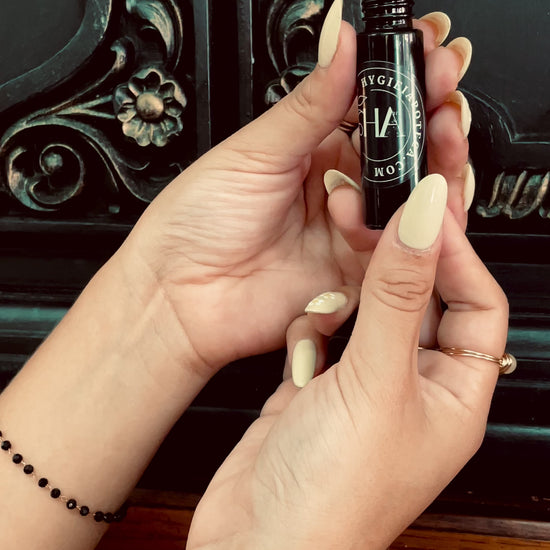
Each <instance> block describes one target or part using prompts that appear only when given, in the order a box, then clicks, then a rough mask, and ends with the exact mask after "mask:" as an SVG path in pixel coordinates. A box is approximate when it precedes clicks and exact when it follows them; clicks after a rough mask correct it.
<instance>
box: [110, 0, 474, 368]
mask: <svg viewBox="0 0 550 550" xmlns="http://www.w3.org/2000/svg"><path fill="white" fill-rule="evenodd" d="M341 10H342V2H341V0H337V1H336V2H335V4H334V5H333V8H332V9H331V12H330V15H329V17H327V22H326V23H325V26H324V30H323V33H322V39H321V44H320V52H321V55H320V59H321V62H320V64H319V65H318V66H317V68H316V69H315V70H314V72H313V73H312V74H311V75H310V76H309V77H308V78H307V79H306V80H305V81H304V82H303V83H302V84H301V85H300V86H298V88H297V89H296V90H295V91H294V92H292V93H291V94H290V95H289V96H288V97H286V98H285V99H283V100H282V101H281V102H280V103H279V104H278V105H276V106H275V107H273V108H272V109H271V110H270V111H269V112H267V113H266V114H265V115H264V116H262V117H260V118H259V119H258V120H256V121H255V122H253V123H251V124H250V125H248V126H247V127H246V128H244V129H243V130H241V131H240V132H238V133H237V134H236V135H234V136H232V137H231V138H229V139H228V140H227V141H225V142H224V143H222V144H221V145H219V146H218V147H216V148H215V149H213V150H212V151H211V152H209V153H208V154H206V155H205V156H204V157H202V158H201V159H200V160H199V161H197V162H196V163H195V164H194V165H193V166H191V167H190V168H189V169H188V170H186V171H185V172H184V173H183V174H182V175H181V176H180V177H179V178H178V179H177V180H176V181H175V182H174V183H173V184H172V185H170V186H169V187H168V188H167V189H166V190H165V191H164V192H163V193H161V195H160V196H159V197H158V198H157V199H156V200H155V201H154V202H153V204H152V205H151V207H150V208H149V209H148V210H147V212H146V213H145V215H144V216H143V218H142V219H141V220H140V221H139V223H138V225H137V227H136V228H135V230H134V231H133V233H132V235H131V236H130V238H129V239H128V241H127V243H126V244H125V246H124V247H123V249H122V250H121V252H120V253H119V254H118V257H119V258H122V263H123V265H124V270H125V272H126V273H128V277H127V279H128V280H127V284H128V286H129V287H130V288H132V289H134V294H135V295H136V296H137V299H138V300H141V301H142V302H144V303H145V304H147V303H148V302H149V301H150V300H151V298H150V297H151V296H158V295H161V296H162V300H164V301H165V302H166V303H168V304H169V307H170V309H171V311H172V312H173V315H172V317H171V318H173V321H170V320H169V319H167V318H164V319H162V323H159V325H161V326H162V332H163V337H164V338H165V340H166V341H167V343H168V344H167V345H168V346H169V347H171V348H172V349H175V350H177V349H178V345H179V344H178V342H186V343H187V344H188V347H189V348H190V349H191V350H192V353H193V359H194V361H193V362H194V363H197V358H198V359H199V362H198V363H199V367H201V366H202V367H206V368H202V370H203V372H204V373H205V374H207V375H211V374H212V373H213V372H214V371H215V369H217V368H219V367H221V366H223V365H224V364H227V363H228V362H230V361H232V360H234V359H236V358H239V357H243V356H249V355H254V354H257V353H260V352H266V351H269V350H272V349H276V348H277V347H280V346H281V345H282V344H283V343H284V333H285V330H286V328H287V326H288V324H289V322H290V321H291V320H292V319H293V318H295V317H296V316H297V315H298V314H299V312H300V311H301V309H302V308H303V304H304V303H307V302H308V301H309V300H310V299H311V298H312V297H313V296H315V295H317V294H318V293H319V292H321V291H322V290H324V289H326V288H334V287H337V286H339V285H342V284H359V283H360V281H361V280H362V277H363V273H364V268H363V266H362V265H361V264H360V263H359V262H358V261H357V260H356V259H355V256H354V255H353V254H352V251H351V249H350V248H349V246H348V245H347V243H346V242H345V241H344V239H343V238H342V237H341V236H340V234H339V233H338V232H337V231H336V230H335V228H334V224H333V223H332V222H331V221H330V218H329V216H328V213H327V204H326V193H325V189H324V187H323V176H324V174H325V172H326V171H327V170H328V169H338V170H340V171H342V172H344V173H346V174H348V175H350V176H351V177H353V178H354V179H355V180H356V181H358V180H359V158H358V155H357V152H356V150H355V149H354V147H353V145H352V143H351V141H350V139H349V138H348V136H347V135H346V134H345V133H344V132H342V131H341V130H339V129H335V128H336V127H337V125H338V124H339V122H340V121H341V120H342V119H343V118H345V117H346V113H347V112H348V110H349V109H350V105H351V104H352V102H353V99H354V96H355V72H356V69H355V64H356V61H355V34H354V31H353V29H352V28H351V27H350V25H348V24H347V23H342V24H340V23H341ZM417 25H418V26H420V27H422V29H423V30H424V33H425V42H426V63H427V73H428V95H429V98H428V108H429V110H430V117H431V120H430V126H429V134H430V151H431V153H430V155H431V158H430V162H431V164H432V166H434V167H436V168H437V169H438V171H440V172H441V173H443V174H444V175H446V176H447V177H448V179H449V181H452V182H453V184H452V185H451V186H450V204H451V205H453V204H456V203H457V198H458V199H460V200H459V201H458V202H460V204H462V200H461V197H462V192H463V183H464V179H463V177H462V173H463V168H464V166H465V164H466V161H467V154H468V142H467V139H466V137H465V133H467V129H465V128H464V125H463V124H462V122H461V112H460V110H459V109H458V107H457V106H456V105H455V104H454V103H453V102H452V101H451V102H447V99H448V98H449V96H450V94H452V92H453V91H454V90H455V89H456V86H457V84H458V81H459V78H460V77H461V76H462V73H463V68H464V66H465V63H466V61H467V60H466V59H465V56H464V55H463V54H462V55H461V54H459V53H457V51H458V50H457V49H456V48H439V47H438V46H439V43H440V41H439V39H438V37H439V36H440V35H441V28H439V27H438V26H437V25H435V24H434V23H433V22H431V20H429V21H428V20H426V21H423V22H418V23H417ZM338 37H339V38H338ZM466 57H467V56H466ZM351 109H352V110H351V113H352V114H353V108H351ZM465 109H467V106H466V107H465ZM352 114H350V116H353V115H352ZM463 115H464V113H462V116H463ZM355 116H356V115H355ZM466 118H467V117H466ZM343 204H345V202H344V203H343ZM458 210H460V212H459V211H457V212H456V213H457V216H462V217H464V212H463V211H462V207H460V208H459V209H458ZM355 214H356V215H357V216H359V213H358V212H355ZM364 231H366V229H365V230H364ZM377 238H378V237H377V234H376V233H374V232H369V233H368V252H369V253H370V251H371V250H372V249H373V248H374V245H375V243H376V241H377ZM144 307H146V305H145V306H144ZM164 309H166V308H164ZM213 343H214V344H215V345H213ZM175 355H177V352H176V353H175ZM183 360H185V361H187V362H189V361H190V359H189V356H188V355H187V356H185V358H182V359H181V361H183ZM181 361H180V362H181Z"/></svg>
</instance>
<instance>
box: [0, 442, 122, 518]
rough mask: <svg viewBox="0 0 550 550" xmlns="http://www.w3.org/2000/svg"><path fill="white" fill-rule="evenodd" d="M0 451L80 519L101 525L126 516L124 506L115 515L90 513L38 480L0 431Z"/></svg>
mask: <svg viewBox="0 0 550 550" xmlns="http://www.w3.org/2000/svg"><path fill="white" fill-rule="evenodd" d="M0 449H2V450H3V451H6V452H7V453H8V455H10V456H11V457H12V458H11V460H12V462H13V463H14V464H16V465H18V466H20V467H22V469H23V473H24V474H26V475H27V476H29V477H30V478H31V479H33V480H34V481H37V482H38V486H39V487H41V488H42V489H47V490H48V491H50V496H51V497H52V498H53V499H57V500H59V501H60V502H63V503H64V504H65V505H66V507H67V508H68V509H69V510H77V511H78V512H79V513H80V515H81V516H82V517H86V516H90V517H92V518H94V520H95V521H96V522H97V523H101V522H102V521H104V522H105V523H113V522H120V521H122V520H123V519H124V517H125V516H126V506H123V507H122V508H121V509H120V510H118V512H115V513H111V512H106V513H104V512H101V511H99V510H98V511H97V512H93V513H91V512H90V508H88V506H81V505H80V504H78V503H77V501H76V500H75V499H74V498H68V497H66V496H64V495H63V494H62V493H61V490H60V489H58V488H57V487H53V486H52V485H50V483H49V482H48V480H47V478H45V477H40V478H39V477H38V475H37V474H36V472H35V471H34V466H32V465H31V464H27V463H26V462H24V460H23V456H22V455H20V454H19V453H14V452H13V448H12V444H11V442H10V441H8V440H7V439H4V436H3V434H2V432H1V431H0Z"/></svg>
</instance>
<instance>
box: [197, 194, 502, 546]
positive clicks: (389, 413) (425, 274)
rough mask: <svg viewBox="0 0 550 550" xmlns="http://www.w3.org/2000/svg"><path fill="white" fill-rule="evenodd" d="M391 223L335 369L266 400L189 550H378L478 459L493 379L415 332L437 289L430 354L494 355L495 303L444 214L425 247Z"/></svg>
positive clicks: (208, 498)
mask: <svg viewBox="0 0 550 550" xmlns="http://www.w3.org/2000/svg"><path fill="white" fill-rule="evenodd" d="M421 185H422V184H421ZM417 212H419V214H418V216H419V217H421V216H426V208H425V207H422V208H418V210H417ZM401 213H402V211H400V212H398V213H397V214H396V216H395V217H394V219H393V220H392V221H391V222H390V224H389V225H388V228H387V229H386V230H385V232H384V234H383V236H382V239H381V241H380V243H379V244H378V247H377V249H376V252H375V254H374V256H373V258H372V259H371V262H370V264H369V267H368V269H367V273H366V277H365V280H364V282H363V287H362V295H361V305H360V307H359V313H358V318H357V323H356V326H355V330H354V332H353V334H352V336H351V339H350V341H349V344H348V346H347V348H346V350H345V352H344V354H343V356H342V359H341V361H340V362H339V363H338V364H336V365H334V366H332V368H330V369H328V370H327V371H326V372H324V373H323V374H320V375H319V376H317V377H316V378H315V379H314V380H313V381H312V382H310V383H309V384H308V385H307V386H306V387H305V388H303V389H302V390H298V389H297V388H296V387H295V386H294V384H293V383H292V382H291V381H290V380H287V381H285V382H284V383H283V384H282V385H281V386H280V387H279V389H278V390H277V392H276V393H275V394H274V395H273V396H272V397H271V399H269V401H268V402H267V403H266V405H265V407H264V409H263V411H262V414H261V418H260V419H259V420H257V421H256V422H255V423H254V424H253V425H252V426H251V428H250V429H249V430H248V431H247V432H246V434H245V435H244V437H243V439H242V441H241V442H240V443H239V445H237V447H236V448H235V449H234V451H233V452H232V453H231V455H230V456H229V457H228V459H227V460H226V461H225V463H224V464H223V465H222V466H221V468H220V469H219V470H218V472H217V473H216V475H215V477H214V479H213V480H212V482H211V484H210V486H209V488H208V489H207V491H206V493H205V495H204V497H203V499H202V501H201V503H200V504H199V507H198V508H197V511H196V514H195V517H194V519H193V524H192V527H191V532H190V535H189V542H188V546H187V548H188V550H207V549H208V550H217V549H220V550H222V549H227V548H239V549H240V550H249V549H250V550H253V549H254V550H256V549H260V548H261V549H262V550H271V549H274V550H275V549H277V550H278V549H280V548H292V549H293V550H311V549H316V550H352V549H363V548H365V549H366V548H368V549H370V550H382V549H385V548H387V547H388V546H389V545H390V544H391V543H392V541H393V540H394V539H395V538H396V537H397V536H398V535H399V534H400V533H401V532H402V530H403V529H405V528H406V527H407V525H409V524H410V523H411V522H412V521H413V520H414V519H415V518H416V517H417V516H418V515H420V513H421V512H422V511H423V510H424V509H425V508H426V507H427V506H428V505H429V504H430V503H431V502H432V501H433V500H434V499H435V498H436V496H437V495H438V494H439V493H440V492H441V490H442V489H443V488H444V487H445V486H446V485H447V484H448V483H449V482H450V481H451V479H452V478H453V477H454V476H455V475H456V474H457V473H458V471H459V470H460V469H461V468H462V467H463V466H464V465H465V464H466V462H467V461H468V460H469V459H470V458H471V457H472V455H473V454H474V453H475V452H476V450H477V449H478V447H479V445H480V444H481V441H482V439H483V434H484V431H485V426H486V421H487V415H488V411H489V405H490V401H491V397H492V394H493V390H494V387H495V383H496V380H497V376H498V370H499V369H498V367H497V366H496V365H494V364H492V363H489V362H487V361H485V360H480V359H471V358H464V357H449V356H447V355H444V354H443V353H441V352H438V351H428V350H422V351H418V343H419V335H420V329H421V325H422V322H423V318H424V315H425V312H426V308H427V306H428V303H429V301H430V298H431V295H432V290H433V286H434V281H435V282H436V284H437V287H438V290H439V291H440V293H441V296H442V298H443V299H444V300H445V302H446V303H447V305H448V309H447V311H446V312H445V314H444V315H443V318H442V319H441V323H440V324H439V326H438V327H437V341H438V343H439V345H440V346H442V347H458V348H463V349H471V350H475V351H480V352H482V353H487V354H490V355H494V356H497V357H500V356H502V354H503V352H504V347H505V342H506V336H507V320H508V305H507V301H506V297H505V296H504V294H503V292H502V290H501V289H500V288H499V286H498V284H497V283H496V282H495V281H494V279H493V278H492V276H491V275H490V273H489V272H488V271H487V269H486V268H485V266H484V265H483V263H482V262H481V260H480V259H479V258H478V257H477V256H476V254H475V252H474V251H473V249H472V248H471V246H470V245H469V243H468V241H467V239H466V237H465V235H464V234H463V232H462V231H461V228H460V227H459V225H458V224H457V222H456V220H455V219H454V217H453V216H452V215H451V214H450V213H449V212H447V215H446V217H445V221H444V225H443V231H442V236H440V237H439V239H438V240H437V241H436V243H435V244H434V245H433V246H432V247H431V248H430V249H428V250H422V251H417V250H414V251H412V250H410V249H407V247H405V246H403V242H402V241H401V240H400V239H399V238H398V236H397V225H398V221H399V218H400V217H401ZM421 223H422V222H417V225H419V224H420V225H421ZM400 235H401V233H400ZM326 328H327V329H329V327H328V325H327V327H326Z"/></svg>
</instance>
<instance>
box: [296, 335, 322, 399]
mask: <svg viewBox="0 0 550 550" xmlns="http://www.w3.org/2000/svg"><path fill="white" fill-rule="evenodd" d="M316 363H317V350H316V348H315V344H314V342H313V341H312V340H300V341H299V342H298V343H297V344H296V347H295V348H294V353H293V354H292V380H293V382H294V385H295V386H296V387H297V388H303V387H304V386H306V385H307V384H308V383H309V382H311V380H313V375H314V374H315V364H316Z"/></svg>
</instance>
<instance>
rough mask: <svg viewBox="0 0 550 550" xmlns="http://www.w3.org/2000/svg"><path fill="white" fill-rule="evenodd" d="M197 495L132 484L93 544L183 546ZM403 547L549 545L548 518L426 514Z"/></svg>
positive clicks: (121, 548)
mask: <svg viewBox="0 0 550 550" xmlns="http://www.w3.org/2000/svg"><path fill="white" fill-rule="evenodd" d="M198 500H199V497H198V496H196V495H181V494H176V493H162V492H156V491H143V490H137V491H135V492H134V494H133V495H132V499H131V508H130V510H129V511H128V516H127V518H126V520H125V521H124V522H123V523H121V524H116V525H112V526H111V528H110V530H109V532H108V533H107V535H106V536H105V537H104V539H103V541H102V542H101V543H100V545H99V546H98V550H185V544H186V541H187V533H188V531H189V526H190V524H191V518H192V517H193V512H194V510H195V507H196V505H197V502H198ZM405 548H406V549H408V550H509V549H521V548H525V549H530V548H542V549H547V550H550V523H543V522H532V521H518V520H512V519H498V518H481V517H467V516H450V515H436V514H426V515H424V516H422V517H420V518H419V519H418V520H417V521H416V522H415V523H414V524H413V525H412V526H411V528H410V529H408V530H407V531H405V533H403V535H401V537H399V538H398V539H397V541H396V542H395V543H394V544H393V545H392V546H391V550H402V549H405ZM365 550H367V549H365Z"/></svg>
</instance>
